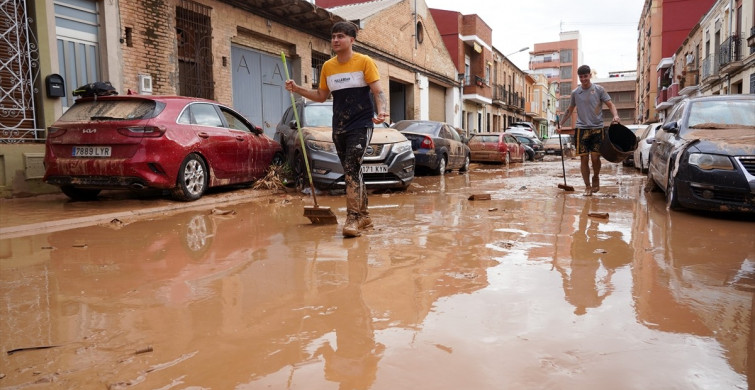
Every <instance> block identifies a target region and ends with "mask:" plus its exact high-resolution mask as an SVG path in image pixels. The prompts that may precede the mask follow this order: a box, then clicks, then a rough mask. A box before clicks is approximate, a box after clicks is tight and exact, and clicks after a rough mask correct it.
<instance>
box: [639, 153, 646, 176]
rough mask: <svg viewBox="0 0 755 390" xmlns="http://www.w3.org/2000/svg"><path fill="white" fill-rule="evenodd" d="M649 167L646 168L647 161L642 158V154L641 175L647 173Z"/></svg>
mask: <svg viewBox="0 0 755 390" xmlns="http://www.w3.org/2000/svg"><path fill="white" fill-rule="evenodd" d="M647 172H648V167H646V166H645V159H644V158H643V157H642V153H640V173H647Z"/></svg>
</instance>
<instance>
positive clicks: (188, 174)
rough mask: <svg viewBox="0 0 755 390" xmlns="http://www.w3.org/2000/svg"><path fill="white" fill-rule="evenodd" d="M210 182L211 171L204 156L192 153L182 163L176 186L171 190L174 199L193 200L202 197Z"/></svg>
mask: <svg viewBox="0 0 755 390" xmlns="http://www.w3.org/2000/svg"><path fill="white" fill-rule="evenodd" d="M208 182H209V171H208V170H207V164H205V162H204V160H203V159H202V157H199V155H198V154H196V153H191V154H189V155H188V156H186V158H185V159H184V161H183V162H182V163H181V167H180V168H179V169H178V177H177V178H176V187H175V188H173V189H172V190H171V195H172V196H173V199H175V200H179V201H182V202H191V201H194V200H197V199H199V198H201V197H202V195H203V194H204V192H205V190H207V184H208Z"/></svg>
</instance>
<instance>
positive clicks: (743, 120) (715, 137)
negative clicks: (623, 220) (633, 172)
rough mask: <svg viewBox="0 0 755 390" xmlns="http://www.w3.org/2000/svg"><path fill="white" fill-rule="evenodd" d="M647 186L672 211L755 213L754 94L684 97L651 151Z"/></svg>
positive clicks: (669, 116)
mask: <svg viewBox="0 0 755 390" xmlns="http://www.w3.org/2000/svg"><path fill="white" fill-rule="evenodd" d="M648 185H649V186H650V187H651V189H652V188H653V187H656V186H657V187H658V188H660V189H661V190H663V192H665V195H666V202H667V205H668V207H669V208H671V209H679V208H683V207H686V208H691V209H699V210H711V211H725V212H747V213H755V95H715V96H703V97H693V98H686V99H684V100H682V101H680V102H678V103H677V104H676V105H675V106H674V107H672V109H671V112H670V113H669V115H668V117H667V119H666V121H665V122H664V124H663V126H661V128H660V129H658V130H657V132H656V134H655V142H654V144H653V146H652V147H651V149H650V161H649V165H648Z"/></svg>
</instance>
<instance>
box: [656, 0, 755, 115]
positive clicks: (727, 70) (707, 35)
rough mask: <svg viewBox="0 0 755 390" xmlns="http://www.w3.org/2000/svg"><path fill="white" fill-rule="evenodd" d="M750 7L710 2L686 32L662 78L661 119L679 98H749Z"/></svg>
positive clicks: (754, 12)
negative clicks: (736, 95) (698, 19)
mask: <svg viewBox="0 0 755 390" xmlns="http://www.w3.org/2000/svg"><path fill="white" fill-rule="evenodd" d="M753 20H755V7H753V3H752V1H741V0H740V1H728V0H719V1H716V2H715V3H714V4H713V5H712V6H711V8H710V9H709V10H707V12H706V13H705V14H704V15H703V16H702V17H701V18H700V21H699V22H698V23H697V24H696V25H695V26H693V27H692V29H691V30H690V31H689V33H688V34H687V36H686V37H685V38H684V40H683V41H682V43H681V44H680V45H679V47H678V48H677V49H676V51H675V52H674V53H673V55H671V56H670V57H665V58H662V59H661V64H662V65H663V67H661V66H659V68H662V73H661V74H660V75H659V77H661V79H660V84H661V86H663V87H665V88H663V87H662V89H661V90H660V91H659V95H658V97H657V98H656V105H655V109H656V111H657V112H658V116H659V117H660V118H661V119H662V118H664V117H665V114H666V113H667V111H668V110H669V109H670V108H671V107H673V105H674V103H676V102H677V101H678V100H680V99H682V97H684V96H696V95H724V94H752V93H755V26H754V25H753Z"/></svg>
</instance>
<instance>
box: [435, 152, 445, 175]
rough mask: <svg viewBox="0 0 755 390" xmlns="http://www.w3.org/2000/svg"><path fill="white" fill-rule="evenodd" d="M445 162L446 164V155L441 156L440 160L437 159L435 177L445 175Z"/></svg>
mask: <svg viewBox="0 0 755 390" xmlns="http://www.w3.org/2000/svg"><path fill="white" fill-rule="evenodd" d="M446 162H447V157H446V155H445V154H443V155H441V156H440V158H439V159H438V167H437V168H436V169H435V174H436V175H442V174H444V173H446Z"/></svg>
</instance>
